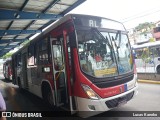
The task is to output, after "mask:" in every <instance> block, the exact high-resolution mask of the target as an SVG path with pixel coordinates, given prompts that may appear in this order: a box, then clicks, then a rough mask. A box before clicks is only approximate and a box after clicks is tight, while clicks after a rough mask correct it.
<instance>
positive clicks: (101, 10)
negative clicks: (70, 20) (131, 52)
mask: <svg viewBox="0 0 160 120" xmlns="http://www.w3.org/2000/svg"><path fill="white" fill-rule="evenodd" d="M70 13H77V14H88V15H95V16H101V17H105V18H110V19H114V20H117V21H120V22H122V23H123V24H124V25H125V27H126V28H127V29H132V28H134V27H136V26H138V25H139V24H140V23H144V22H157V21H160V0H86V1H85V2H84V3H82V4H81V5H80V6H78V7H77V8H75V9H74V10H72V11H71V12H70Z"/></svg>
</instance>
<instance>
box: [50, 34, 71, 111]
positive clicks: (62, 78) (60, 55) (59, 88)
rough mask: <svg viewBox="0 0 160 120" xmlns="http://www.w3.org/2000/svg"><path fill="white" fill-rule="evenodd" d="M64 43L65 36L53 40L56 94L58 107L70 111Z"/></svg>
mask: <svg viewBox="0 0 160 120" xmlns="http://www.w3.org/2000/svg"><path fill="white" fill-rule="evenodd" d="M63 42H64V39H63V36H60V37H58V38H51V51H52V52H51V53H52V64H53V77H54V78H53V80H54V93H55V99H56V101H55V102H56V106H57V107H59V106H62V107H63V108H66V109H69V100H68V91H67V90H68V89H67V81H66V80H67V79H66V69H65V66H66V65H65V58H64V47H63Z"/></svg>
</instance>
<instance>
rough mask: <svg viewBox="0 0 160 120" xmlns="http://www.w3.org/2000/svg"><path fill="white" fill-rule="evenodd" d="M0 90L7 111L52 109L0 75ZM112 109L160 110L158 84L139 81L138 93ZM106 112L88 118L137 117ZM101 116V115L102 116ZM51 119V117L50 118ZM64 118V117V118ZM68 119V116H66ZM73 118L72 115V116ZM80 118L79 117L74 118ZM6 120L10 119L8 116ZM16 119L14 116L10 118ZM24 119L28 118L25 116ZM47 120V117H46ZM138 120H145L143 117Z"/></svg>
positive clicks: (155, 119)
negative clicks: (110, 114)
mask: <svg viewBox="0 0 160 120" xmlns="http://www.w3.org/2000/svg"><path fill="white" fill-rule="evenodd" d="M0 91H1V92H2V94H3V96H4V98H5V101H6V104H7V111H52V109H51V108H48V107H46V105H45V103H44V102H43V101H42V100H41V99H40V98H38V97H36V96H34V95H32V94H30V93H28V92H26V91H20V90H19V89H18V86H15V85H13V84H12V83H11V82H10V81H6V80H4V79H3V77H2V76H1V75H0ZM112 111H160V85H158V84H146V83H139V93H138V95H137V96H136V97H135V98H134V99H133V100H132V101H130V102H128V103H127V104H126V105H124V106H121V107H119V108H117V109H114V110H112ZM105 114H107V112H105V113H102V114H100V115H98V116H95V117H91V118H88V119H92V120H93V119H95V120H97V119H100V120H101V119H105V120H138V119H139V118H138V117H129V118H128V117H115V118H109V117H105ZM102 116H103V117H102ZM50 119H52V118H50ZM58 119H61V118H58ZM65 119H66V118H65ZM68 119H70V117H69V118H68ZM72 119H74V117H73V118H72ZM75 119H80V118H75ZM147 119H148V120H152V119H153V120H159V119H160V118H158V117H151V118H150V117H147ZM8 120H11V118H9V119H8ZM12 120H16V118H14V119H13V118H12ZM24 120H28V119H27V118H25V119H24ZM47 120H49V118H47ZM140 120H146V118H145V117H142V118H140Z"/></svg>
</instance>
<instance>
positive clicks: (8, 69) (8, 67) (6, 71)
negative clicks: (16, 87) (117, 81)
mask: <svg viewBox="0 0 160 120" xmlns="http://www.w3.org/2000/svg"><path fill="white" fill-rule="evenodd" d="M3 75H4V77H5V79H6V80H12V62H11V60H7V61H6V62H4V63H3Z"/></svg>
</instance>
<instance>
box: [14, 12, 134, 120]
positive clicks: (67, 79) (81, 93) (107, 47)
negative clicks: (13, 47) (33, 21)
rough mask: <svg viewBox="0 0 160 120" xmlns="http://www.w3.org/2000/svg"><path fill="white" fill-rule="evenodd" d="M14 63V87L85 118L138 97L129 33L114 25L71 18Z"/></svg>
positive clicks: (94, 19) (91, 18)
mask: <svg viewBox="0 0 160 120" xmlns="http://www.w3.org/2000/svg"><path fill="white" fill-rule="evenodd" d="M12 63H13V73H14V74H13V83H14V84H17V85H18V86H19V87H20V88H23V89H26V90H28V91H30V92H31V93H33V94H35V95H37V96H39V97H41V98H43V99H45V100H46V101H47V102H48V103H50V104H51V105H53V106H57V107H62V108H65V109H68V110H69V111H71V113H76V112H78V113H79V115H80V116H83V117H87V116H92V115H95V114H98V113H101V112H104V111H107V110H110V109H112V108H115V107H117V106H119V105H121V104H123V103H126V102H128V101H129V100H131V99H132V98H133V97H134V96H135V95H136V94H137V76H136V73H135V70H134V62H133V56H132V51H131V47H130V43H129V40H128V36H127V31H126V29H125V28H124V26H123V25H122V24H121V23H120V22H117V21H114V20H111V19H106V18H102V17H96V16H89V15H77V14H69V15H66V16H64V17H63V18H61V19H60V20H59V21H57V22H56V23H55V24H54V25H52V26H51V27H50V28H48V29H47V30H46V31H44V32H43V33H42V34H41V35H39V36H38V37H36V38H35V39H34V40H32V41H31V42H30V43H28V44H27V45H26V46H25V47H23V48H21V49H20V50H19V51H17V52H16V53H15V54H14V55H13V56H12ZM81 111H94V112H81Z"/></svg>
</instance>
